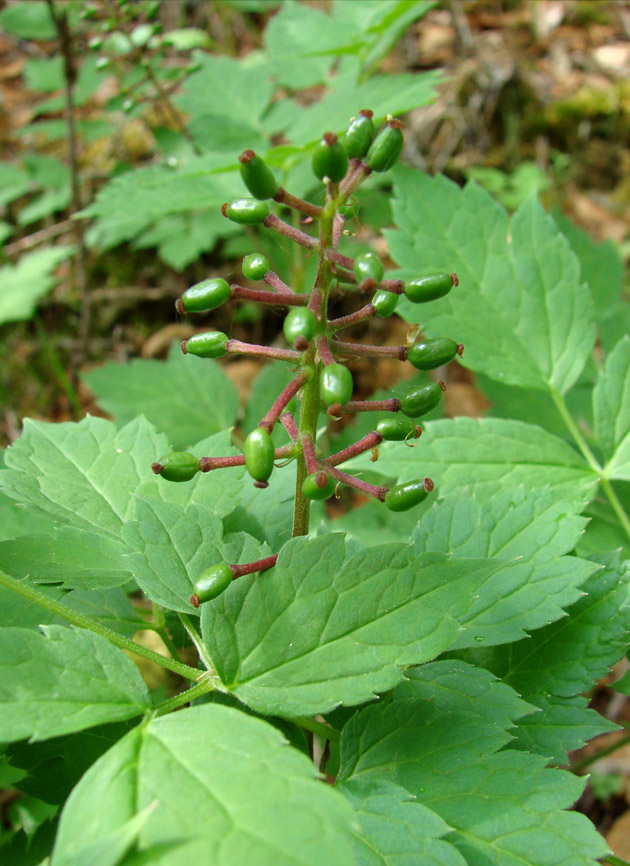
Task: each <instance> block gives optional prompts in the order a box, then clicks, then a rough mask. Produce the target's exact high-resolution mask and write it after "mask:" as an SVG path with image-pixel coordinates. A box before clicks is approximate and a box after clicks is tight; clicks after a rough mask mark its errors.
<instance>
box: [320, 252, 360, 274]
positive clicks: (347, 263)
mask: <svg viewBox="0 0 630 866" xmlns="http://www.w3.org/2000/svg"><path fill="white" fill-rule="evenodd" d="M326 258H327V259H328V261H329V262H333V264H335V265H341V267H342V268H347V270H349V271H352V269H353V268H354V259H351V258H350V256H344V255H343V254H342V253H338V252H337V250H331V249H327V250H326Z"/></svg>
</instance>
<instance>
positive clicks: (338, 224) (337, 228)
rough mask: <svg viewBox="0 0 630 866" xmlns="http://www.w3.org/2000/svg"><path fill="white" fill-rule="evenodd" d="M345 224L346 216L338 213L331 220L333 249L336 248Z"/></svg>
mask: <svg viewBox="0 0 630 866" xmlns="http://www.w3.org/2000/svg"><path fill="white" fill-rule="evenodd" d="M345 225H346V218H345V217H344V216H342V215H341V214H340V213H338V214H337V215H336V217H335V219H334V221H333V231H332V244H333V248H334V249H337V247H338V246H339V243H340V241H341V238H342V237H343V230H344V228H345Z"/></svg>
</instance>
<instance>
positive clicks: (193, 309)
mask: <svg viewBox="0 0 630 866" xmlns="http://www.w3.org/2000/svg"><path fill="white" fill-rule="evenodd" d="M229 297H230V287H229V285H228V284H227V283H226V282H225V280H222V279H220V278H218V277H217V278H213V279H210V280H203V282H201V283H197V284H196V285H194V286H191V287H190V288H189V289H186V291H185V292H184V294H183V295H182V296H181V298H178V299H177V301H176V302H175V307H176V309H177V312H178V313H207V312H209V311H210V310H215V309H216V308H217V307H220V306H221V304H224V303H225V302H226V301H227V300H228V298H229Z"/></svg>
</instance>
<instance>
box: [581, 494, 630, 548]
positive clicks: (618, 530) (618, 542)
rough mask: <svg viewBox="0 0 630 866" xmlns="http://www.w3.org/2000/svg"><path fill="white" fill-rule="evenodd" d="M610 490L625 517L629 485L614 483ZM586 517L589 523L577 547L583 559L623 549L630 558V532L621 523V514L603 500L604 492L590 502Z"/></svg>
mask: <svg viewBox="0 0 630 866" xmlns="http://www.w3.org/2000/svg"><path fill="white" fill-rule="evenodd" d="M611 488H612V490H613V491H614V494H615V496H616V497H617V499H618V500H619V502H621V506H622V508H623V509H624V511H625V512H626V514H630V482H628V481H614V482H612V483H611ZM584 516H585V517H588V518H589V524H588V526H587V527H586V532H585V533H584V535H583V536H582V539H581V540H580V542H579V544H578V545H577V548H576V551H577V553H578V554H579V555H580V556H592V555H593V554H599V553H603V552H604V551H607V550H621V551H622V552H623V556H624V557H625V558H626V559H630V538H629V537H628V533H627V532H626V529H625V527H624V526H622V525H621V523H620V522H619V515H618V514H617V512H616V511H615V510H614V508H613V507H612V505H611V504H610V502H609V501H608V499H604V496H603V494H602V492H601V490H599V491H598V494H597V496H596V497H595V499H593V500H591V502H590V503H589V506H588V508H587V509H586V511H585V513H584Z"/></svg>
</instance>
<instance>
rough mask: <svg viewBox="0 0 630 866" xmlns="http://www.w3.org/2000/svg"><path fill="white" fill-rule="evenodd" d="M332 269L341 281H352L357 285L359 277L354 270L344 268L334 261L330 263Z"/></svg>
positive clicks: (336, 277) (338, 280)
mask: <svg viewBox="0 0 630 866" xmlns="http://www.w3.org/2000/svg"><path fill="white" fill-rule="evenodd" d="M330 271H331V273H332V274H334V276H335V279H336V280H337V282H339V283H351V284H354V285H356V282H357V278H356V277H355V275H354V274H353V273H352V271H347V270H346V269H345V268H342V267H341V266H340V265H336V264H335V263H334V262H331V264H330Z"/></svg>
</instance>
